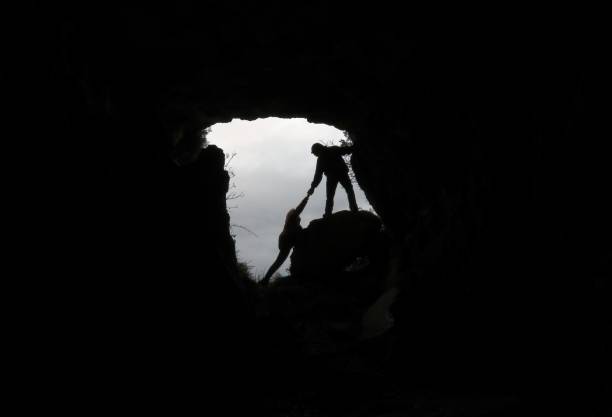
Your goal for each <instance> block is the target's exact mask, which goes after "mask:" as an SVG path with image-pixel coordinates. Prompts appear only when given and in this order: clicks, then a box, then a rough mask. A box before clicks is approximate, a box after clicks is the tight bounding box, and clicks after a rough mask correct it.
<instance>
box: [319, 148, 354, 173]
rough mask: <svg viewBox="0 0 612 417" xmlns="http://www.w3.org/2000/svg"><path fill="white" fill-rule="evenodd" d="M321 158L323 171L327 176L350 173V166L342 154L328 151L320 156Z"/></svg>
mask: <svg viewBox="0 0 612 417" xmlns="http://www.w3.org/2000/svg"><path fill="white" fill-rule="evenodd" d="M319 159H320V160H321V167H322V169H323V173H324V174H325V175H326V176H334V177H338V176H341V175H344V174H346V173H348V167H347V166H346V163H345V162H344V159H342V156H341V155H338V154H336V153H331V152H327V153H323V154H322V155H321V156H319Z"/></svg>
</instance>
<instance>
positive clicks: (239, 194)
mask: <svg viewBox="0 0 612 417" xmlns="http://www.w3.org/2000/svg"><path fill="white" fill-rule="evenodd" d="M206 143H207V145H208V144H211V145H216V146H218V147H219V148H221V149H222V150H223V151H224V153H225V156H226V160H225V165H226V169H227V171H228V172H229V174H230V176H231V179H230V189H229V191H228V193H227V197H226V200H227V206H228V211H229V214H230V218H231V230H232V235H233V237H234V239H235V241H236V252H237V256H238V259H239V262H240V263H242V264H243V265H245V266H248V268H249V269H250V272H251V274H252V275H253V277H254V278H255V279H258V280H259V279H261V277H263V275H264V274H265V272H266V270H267V269H268V267H269V266H270V264H271V263H272V261H273V260H274V258H275V256H276V254H277V253H278V237H279V234H280V233H281V231H282V229H283V222H284V220H285V216H286V214H287V212H288V210H290V209H291V208H293V207H296V206H297V205H298V204H299V203H300V201H301V200H302V199H303V198H304V197H305V196H306V193H307V190H308V189H309V187H310V184H311V181H312V179H313V175H314V173H315V166H316V157H314V155H312V154H311V146H312V144H314V143H322V144H324V145H328V146H343V145H344V146H346V145H348V144H351V143H352V142H351V139H350V135H349V133H348V132H347V131H343V130H340V129H338V128H336V127H334V126H331V125H327V124H323V123H311V122H309V121H308V120H307V119H305V118H280V117H266V118H259V119H256V120H242V119H238V118H234V119H233V120H232V121H231V122H228V123H216V124H214V125H211V126H210V127H209V128H207V129H206ZM344 159H345V161H346V162H347V165H348V166H349V170H350V171H349V175H350V177H351V180H352V183H353V189H354V191H355V198H356V201H357V204H358V206H359V208H360V209H361V210H366V211H373V208H372V206H371V205H370V203H369V202H368V200H367V198H366V196H365V194H364V192H363V190H362V189H361V188H360V186H359V184H358V182H357V181H356V178H355V175H354V173H353V171H352V169H351V168H350V155H347V156H345V157H344ZM325 201H326V190H325V180H323V181H322V183H321V184H320V185H319V186H318V187H317V188H316V189H315V191H314V193H313V195H312V196H311V197H310V199H309V201H308V204H307V205H306V207H305V208H304V211H303V212H302V214H301V224H302V226H303V227H306V226H307V225H308V224H309V223H310V222H311V221H312V220H315V219H318V218H321V216H322V215H323V212H324V208H325ZM333 210H334V212H337V211H342V210H349V201H348V197H347V194H346V192H345V191H344V189H343V188H342V187H341V186H338V188H337V190H336V194H335V198H334V208H333ZM288 266H289V260H286V261H285V262H284V263H283V264H282V265H281V266H280V268H279V269H278V271H277V274H280V275H284V274H286V270H287V268H288Z"/></svg>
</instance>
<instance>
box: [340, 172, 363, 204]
mask: <svg viewBox="0 0 612 417" xmlns="http://www.w3.org/2000/svg"><path fill="white" fill-rule="evenodd" d="M340 184H341V185H342V187H344V190H345V191H346V196H347V197H348V201H349V207H350V208H351V211H359V207H357V200H355V191H354V190H353V184H351V179H350V178H349V177H348V176H346V177H344V178H342V179H340Z"/></svg>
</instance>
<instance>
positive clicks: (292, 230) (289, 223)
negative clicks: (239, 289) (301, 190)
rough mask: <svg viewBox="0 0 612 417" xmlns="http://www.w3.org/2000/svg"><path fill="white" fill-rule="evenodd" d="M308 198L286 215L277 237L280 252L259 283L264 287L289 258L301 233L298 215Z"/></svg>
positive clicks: (308, 196)
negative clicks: (283, 225) (281, 229)
mask: <svg viewBox="0 0 612 417" xmlns="http://www.w3.org/2000/svg"><path fill="white" fill-rule="evenodd" d="M309 198H310V194H309V195H307V196H306V197H304V199H303V200H302V202H301V203H300V204H299V205H298V206H297V207H296V208H294V209H291V210H289V212H288V213H287V217H286V218H285V227H284V228H283V231H282V232H281V234H280V235H279V236H278V249H279V250H280V252H279V254H278V256H277V257H276V260H275V261H274V263H273V264H272V266H270V268H269V269H268V272H267V273H266V276H265V277H264V278H263V279H262V280H261V283H262V284H264V285H267V284H268V281H270V278H271V277H272V274H274V273H275V272H276V270H277V269H278V268H279V267H280V266H281V265H282V264H283V262H285V260H286V259H287V257H288V256H289V252H291V248H293V247H294V246H295V243H296V241H297V239H298V237H299V234H300V233H301V232H302V230H303V229H302V225H300V221H301V218H300V214H302V211H303V210H304V207H306V203H308V199H309Z"/></svg>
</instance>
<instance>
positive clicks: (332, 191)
mask: <svg viewBox="0 0 612 417" xmlns="http://www.w3.org/2000/svg"><path fill="white" fill-rule="evenodd" d="M311 151H312V154H313V155H315V156H316V157H317V169H316V171H315V176H314V179H313V180H312V184H311V185H310V190H308V195H312V193H313V192H314V190H315V188H317V186H318V185H319V183H320V182H321V179H322V178H323V174H325V176H326V177H327V187H326V189H327V200H326V202H325V214H324V215H323V217H328V216H330V215H331V214H332V209H333V208H334V196H335V195H336V187H337V186H338V183H340V185H342V187H344V190H345V191H346V195H347V196H348V201H349V206H350V208H351V211H359V208H358V207H357V201H355V192H354V191H353V184H351V179H350V178H349V175H348V167H347V166H346V163H344V159H342V155H348V154H349V153H351V152H353V147H352V146H347V147H340V146H324V145H321V144H320V143H315V144H314V145H312V148H311Z"/></svg>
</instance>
